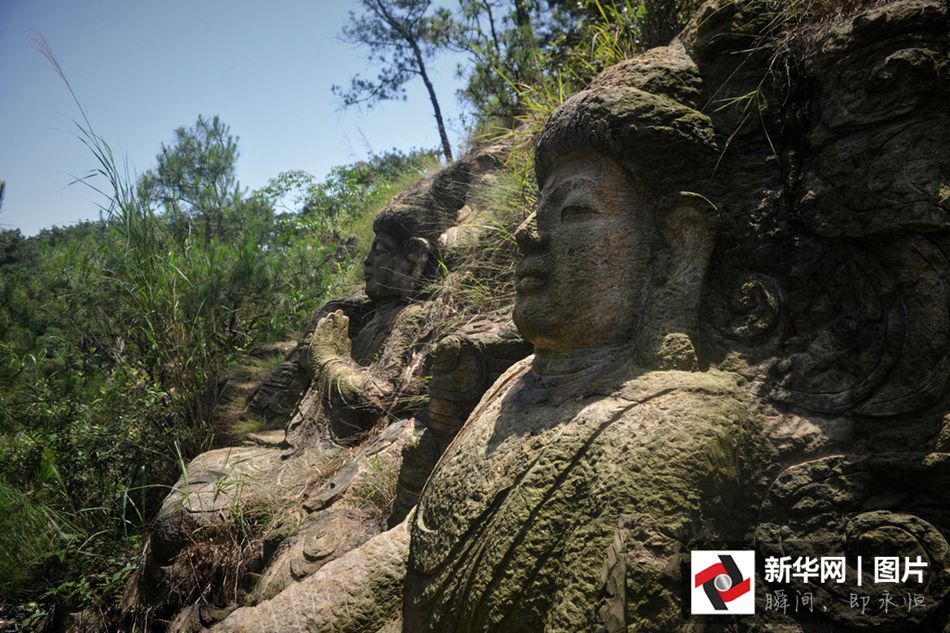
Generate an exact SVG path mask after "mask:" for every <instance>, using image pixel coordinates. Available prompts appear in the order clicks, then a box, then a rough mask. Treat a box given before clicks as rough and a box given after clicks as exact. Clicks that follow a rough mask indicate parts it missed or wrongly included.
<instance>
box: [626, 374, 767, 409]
mask: <svg viewBox="0 0 950 633" xmlns="http://www.w3.org/2000/svg"><path fill="white" fill-rule="evenodd" d="M615 395H616V397H618V398H620V399H622V400H627V401H630V402H646V401H649V400H653V399H655V398H661V397H674V398H675V397H682V398H688V399H700V400H704V401H707V400H708V401H714V400H716V399H717V398H718V399H728V400H737V401H746V400H748V399H749V398H750V386H749V385H748V383H747V381H746V380H745V379H744V378H743V377H742V376H740V375H739V374H736V373H732V372H725V371H720V370H717V369H710V370H708V371H675V370H670V371H647V372H643V373H640V374H637V375H635V376H633V377H632V378H630V379H628V380H626V381H625V382H624V383H623V384H622V385H621V386H620V387H619V388H618V389H617V391H616V392H615Z"/></svg>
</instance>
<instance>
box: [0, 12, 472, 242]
mask: <svg viewBox="0 0 950 633" xmlns="http://www.w3.org/2000/svg"><path fill="white" fill-rule="evenodd" d="M357 5H358V3H357V2H355V0H353V1H350V0H340V1H335V0H310V1H307V0H280V1H279V2H261V1H260V0H190V1H185V0H162V1H161V2H159V1H153V2H145V1H139V0H134V1H132V0H86V1H83V2H75V1H72V0H0V179H3V180H6V182H7V192H6V199H5V201H4V205H3V209H2V211H0V228H19V229H21V230H22V231H23V232H24V233H25V234H27V235H32V234H35V233H36V232H38V231H39V230H40V229H42V228H44V227H48V226H51V225H65V224H71V223H74V222H75V221H77V220H80V219H94V218H97V217H98V211H97V207H96V200H97V198H96V194H95V193H93V192H92V191H90V190H89V189H87V188H85V187H82V186H80V185H73V186H68V185H69V183H70V182H71V180H72V179H73V177H74V176H81V175H84V174H85V173H86V172H88V171H89V170H90V169H92V168H93V167H95V163H94V159H93V157H92V156H91V155H90V154H89V152H88V150H86V149H85V148H84V147H83V146H82V144H81V143H80V142H79V141H78V140H76V139H75V138H74V137H73V136H72V135H71V134H70V132H69V130H70V129H72V123H71V119H72V118H77V117H78V112H77V110H76V108H75V106H74V105H73V103H72V101H71V99H70V97H69V94H68V92H67V90H66V87H65V86H64V85H63V83H62V81H61V80H60V79H59V77H58V76H57V75H56V73H55V72H54V70H53V69H52V67H51V66H50V64H49V63H48V62H47V61H46V60H45V59H44V58H43V57H42V56H41V55H40V54H39V53H38V52H36V50H35V49H34V47H33V44H32V38H33V37H34V36H37V35H39V36H42V37H44V38H45V39H46V40H47V42H48V43H49V45H50V47H51V48H52V50H53V52H54V53H55V54H56V57H57V58H58V59H59V62H60V64H61V65H62V66H63V68H64V69H65V71H66V74H67V76H68V77H69V80H70V82H71V83H72V85H73V88H74V89H75V90H76V92H77V93H78V95H79V97H80V99H81V101H82V102H83V104H84V106H85V108H86V110H87V112H88V114H89V117H90V120H91V121H92V124H93V126H94V128H95V129H96V131H97V132H98V133H99V134H100V135H101V136H102V137H104V138H105V139H106V141H107V142H108V143H109V144H110V145H111V146H112V148H113V150H114V151H115V152H116V153H117V154H118V155H119V156H124V157H126V158H127V159H128V161H129V163H130V164H131V165H132V167H133V168H134V169H135V170H136V171H137V172H139V173H140V172H142V171H144V170H146V169H148V168H150V167H151V166H152V165H153V164H154V158H155V155H156V154H157V153H158V151H159V149H160V146H161V144H162V142H166V143H169V142H171V139H172V133H173V131H174V129H175V128H177V127H180V126H188V125H191V123H193V122H194V120H195V119H196V118H197V116H198V114H204V115H209V116H210V115H214V114H218V115H220V116H221V118H222V120H223V121H224V122H225V123H227V124H228V125H230V126H231V132H232V134H235V135H236V136H238V137H239V143H238V147H239V149H240V154H241V156H240V159H239V160H238V177H239V179H240V181H241V184H242V185H243V186H246V187H250V188H251V189H254V188H257V187H260V186H262V185H264V184H265V183H266V182H267V180H268V179H269V178H271V177H273V176H276V175H277V174H278V173H279V172H281V171H285V170H289V169H303V170H306V171H308V172H310V173H312V174H314V175H316V176H318V177H322V176H323V175H324V174H325V173H326V171H327V170H328V169H329V168H330V167H332V166H333V165H339V164H344V163H349V162H352V161H354V160H358V159H361V158H365V157H366V155H367V154H368V152H369V151H371V150H372V151H375V152H381V151H384V150H386V149H390V148H393V147H396V148H399V149H403V150H407V149H410V148H412V147H437V146H438V143H439V140H438V134H437V132H436V128H435V122H434V119H433V117H432V109H431V106H430V105H429V100H428V98H427V96H426V93H425V88H424V87H423V85H422V82H421V81H420V80H418V79H416V80H414V81H413V82H412V83H411V84H410V85H408V86H407V87H408V89H409V97H408V100H407V101H405V102H385V103H382V104H380V105H378V106H377V107H376V108H374V109H372V110H369V111H366V112H359V111H356V110H348V111H346V112H339V111H338V108H339V101H338V100H337V99H336V97H334V96H333V95H332V94H331V92H330V87H331V85H333V84H339V85H347V84H348V82H349V79H350V77H351V76H352V75H353V74H355V73H359V72H363V73H365V74H367V75H369V76H373V69H372V68H370V67H368V66H367V63H366V62H365V55H366V51H365V49H361V48H359V47H355V46H353V45H351V44H347V43H345V42H342V41H341V40H340V39H339V38H338V34H339V32H340V28H341V27H342V26H343V25H344V24H345V23H346V22H347V14H348V12H349V11H350V10H351V9H356V10H358V6H357ZM458 61H459V58H458V57H457V56H456V57H451V56H448V55H446V56H443V57H440V58H439V59H438V60H436V62H435V64H434V67H433V68H432V72H431V74H432V76H433V82H434V83H435V86H436V91H437V92H438V96H439V100H440V103H441V105H442V108H443V113H444V114H446V115H447V117H448V118H449V128H450V129H449V133H450V137H451V139H452V141H453V143H454V144H455V145H458V143H459V142H460V141H461V139H462V137H463V136H464V131H463V129H462V126H461V123H460V122H459V120H458V119H459V115H460V108H461V106H460V104H459V103H458V100H457V99H456V96H455V91H456V89H457V88H458V87H459V85H460V81H459V80H458V79H456V77H455V72H454V71H455V66H456V64H457V63H458Z"/></svg>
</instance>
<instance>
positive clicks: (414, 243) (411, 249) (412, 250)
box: [406, 237, 435, 282]
mask: <svg viewBox="0 0 950 633" xmlns="http://www.w3.org/2000/svg"><path fill="white" fill-rule="evenodd" d="M434 255H435V253H434V250H433V247H432V243H431V242H429V240H427V239H425V238H422V237H413V238H411V239H410V240H409V242H407V243H406V257H407V258H408V259H409V261H410V262H411V263H412V270H411V272H410V273H409V275H410V277H411V278H412V280H413V281H414V282H418V281H419V280H420V279H422V277H423V275H425V273H426V271H427V270H428V268H429V263H430V262H432V261H433V258H434Z"/></svg>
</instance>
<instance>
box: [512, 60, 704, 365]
mask: <svg viewBox="0 0 950 633" xmlns="http://www.w3.org/2000/svg"><path fill="white" fill-rule="evenodd" d="M676 53H677V51H675V50H673V51H668V58H671V59H673V60H674V61H675V62H677V63H682V65H683V67H681V68H679V67H678V68H674V69H672V70H671V71H670V72H680V73H688V72H690V70H691V69H690V68H689V67H688V66H687V65H686V64H685V63H683V60H684V59H686V60H688V58H686V57H685V55H682V54H681V55H676ZM652 59H653V58H648V59H647V60H646V62H644V61H643V60H642V58H638V59H636V60H631V61H630V62H626V63H624V64H621V65H619V66H617V67H614V68H613V69H612V70H611V71H608V72H607V73H604V74H603V75H601V76H600V77H599V78H598V79H597V80H596V81H595V82H594V83H593V84H592V85H591V86H590V88H588V89H587V90H585V91H583V92H581V93H579V94H577V95H575V96H574V97H572V98H571V99H569V100H568V101H566V102H565V103H564V104H563V105H562V106H561V107H560V108H558V110H557V111H556V112H555V113H554V114H553V115H552V117H551V119H550V120H549V122H548V124H547V125H546V126H545V128H544V131H543V132H542V134H541V138H540V140H539V144H538V149H537V157H536V172H537V177H538V184H539V186H540V189H541V198H540V202H539V204H538V208H537V211H536V212H535V213H534V214H532V215H531V216H530V217H529V218H528V220H527V221H526V222H525V223H524V224H523V225H522V226H521V227H520V228H519V229H518V231H517V233H516V237H517V239H518V243H519V246H520V248H521V251H522V254H523V258H522V260H521V262H520V264H519V266H518V271H517V272H518V286H517V290H518V294H517V299H516V303H515V311H514V318H515V323H516V324H517V325H518V327H519V329H520V330H521V331H522V333H523V334H524V335H525V336H526V337H527V338H528V339H530V340H531V341H532V342H533V343H534V344H535V346H536V348H537V349H539V350H552V351H566V350H577V349H585V348H597V347H604V346H614V345H626V344H629V345H631V346H633V347H634V348H635V351H636V352H637V353H638V354H641V355H642V356H643V357H644V359H653V358H656V354H657V352H659V351H660V349H661V348H664V347H666V348H669V347H670V346H673V347H677V346H679V347H683V349H681V350H680V352H681V353H682V354H681V355H682V358H678V359H677V358H673V359H672V366H680V365H682V364H683V363H684V362H685V363H686V364H687V365H691V364H694V363H695V360H694V359H695V355H694V354H693V353H692V352H693V350H692V344H691V342H690V335H691V334H692V329H693V328H694V326H695V321H696V318H697V316H698V315H697V310H698V304H699V293H700V286H701V283H702V279H703V275H704V273H705V269H706V264H707V262H708V259H709V256H710V252H711V250H712V245H713V241H714V233H715V226H716V223H717V212H716V209H715V207H714V205H713V204H712V203H711V202H710V201H709V200H707V199H706V198H704V197H703V196H702V195H701V193H702V190H703V184H704V182H705V181H706V179H708V177H709V175H710V174H711V170H712V165H713V160H712V159H713V158H714V155H715V138H714V135H713V131H712V124H711V122H710V121H709V119H708V118H707V117H706V116H704V115H703V114H701V113H699V112H698V111H696V110H695V109H693V108H692V107H691V106H690V105H689V104H688V103H684V102H683V101H682V100H681V99H680V98H679V97H681V96H682V95H672V96H666V95H661V94H655V93H652V92H649V91H647V90H645V89H641V87H638V86H642V85H643V84H644V83H647V84H648V83H649V82H647V81H644V77H643V75H644V68H648V67H649V64H650V63H651V60H652ZM646 87H647V88H649V85H647V86H646ZM671 337H672V338H671ZM674 356H675V354H674ZM667 364H670V363H667Z"/></svg>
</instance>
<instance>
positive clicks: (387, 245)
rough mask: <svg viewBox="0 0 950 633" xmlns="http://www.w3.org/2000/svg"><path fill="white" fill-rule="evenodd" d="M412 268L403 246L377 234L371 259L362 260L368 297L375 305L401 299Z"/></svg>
mask: <svg viewBox="0 0 950 633" xmlns="http://www.w3.org/2000/svg"><path fill="white" fill-rule="evenodd" d="M412 268H413V264H412V262H411V261H410V260H409V256H408V254H407V253H406V252H405V248H404V247H403V244H401V243H400V241H399V240H397V239H396V238H395V237H393V236H392V235H390V234H389V233H385V232H382V231H380V232H378V233H376V237H375V239H373V245H372V247H371V248H370V251H369V255H367V256H366V259H365V260H363V279H364V280H365V281H366V296H368V297H369V298H370V299H372V300H373V301H385V300H386V299H398V298H400V297H402V296H403V295H404V294H405V293H406V292H407V290H408V289H407V280H409V278H410V275H411V273H412Z"/></svg>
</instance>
